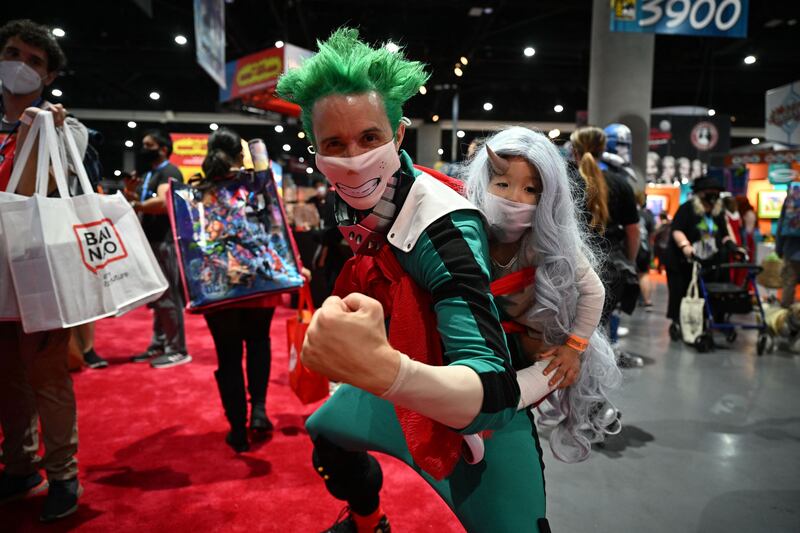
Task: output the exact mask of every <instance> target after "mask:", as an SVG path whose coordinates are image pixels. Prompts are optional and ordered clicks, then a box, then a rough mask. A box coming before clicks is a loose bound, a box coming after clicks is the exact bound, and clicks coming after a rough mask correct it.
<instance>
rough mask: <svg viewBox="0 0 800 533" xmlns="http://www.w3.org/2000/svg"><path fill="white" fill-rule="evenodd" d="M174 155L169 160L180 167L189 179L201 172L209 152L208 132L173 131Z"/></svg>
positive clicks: (184, 175) (186, 178)
mask: <svg viewBox="0 0 800 533" xmlns="http://www.w3.org/2000/svg"><path fill="white" fill-rule="evenodd" d="M170 137H172V155H171V156H169V162H170V163H172V164H173V165H175V166H176V167H178V168H179V169H180V171H181V174H183V180H184V181H187V180H188V179H189V178H191V177H192V176H194V175H195V174H199V173H200V171H201V167H202V165H203V159H205V157H206V153H208V134H207V133H172V134H170Z"/></svg>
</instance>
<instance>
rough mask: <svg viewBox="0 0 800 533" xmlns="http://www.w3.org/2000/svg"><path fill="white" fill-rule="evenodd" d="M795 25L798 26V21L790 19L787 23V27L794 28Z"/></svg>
mask: <svg viewBox="0 0 800 533" xmlns="http://www.w3.org/2000/svg"><path fill="white" fill-rule="evenodd" d="M795 24H797V19H789V20H787V21H786V25H787V26H794V25H795Z"/></svg>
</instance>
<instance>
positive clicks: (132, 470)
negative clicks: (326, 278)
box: [0, 308, 463, 533]
mask: <svg viewBox="0 0 800 533" xmlns="http://www.w3.org/2000/svg"><path fill="white" fill-rule="evenodd" d="M289 316H291V310H289V309H285V308H281V309H279V310H278V312H277V313H276V315H275V320H274V322H273V326H272V353H273V359H272V376H271V380H270V385H269V390H268V392H267V409H268V413H269V416H270V418H271V419H272V421H273V422H274V423H275V426H276V430H275V432H274V435H273V436H272V438H271V439H269V440H268V441H265V442H263V443H256V445H255V446H254V447H253V448H252V449H251V451H250V452H248V453H244V454H241V455H238V456H237V455H235V454H234V453H233V451H231V450H230V448H228V446H227V445H226V444H225V443H224V441H223V439H224V437H225V433H226V431H227V422H226V421H225V418H224V415H223V412H222V407H221V405H220V401H219V395H218V393H217V390H216V384H215V383H214V378H213V375H212V372H213V370H214V369H215V368H216V357H215V354H214V349H213V344H212V341H211V336H210V334H209V333H208V330H207V329H206V325H205V321H204V320H203V319H202V317H200V316H190V315H187V322H186V333H187V337H188V344H189V351H190V353H191V355H192V357H193V358H194V361H193V362H192V363H190V364H188V365H183V366H179V367H175V368H170V369H164V370H154V369H152V368H150V366H149V365H146V364H131V363H128V362H127V361H128V356H129V355H131V354H133V353H136V352H138V351H141V350H143V349H144V348H145V347H146V346H147V343H148V341H149V339H150V315H149V312H148V311H147V310H145V309H140V310H137V311H134V312H133V313H130V314H128V315H127V316H125V317H122V318H118V319H107V320H103V321H102V322H99V323H98V325H97V336H96V341H95V343H96V349H97V352H98V353H99V354H101V355H103V356H105V357H107V358H108V359H109V361H110V363H111V365H110V367H109V368H106V369H103V370H88V369H87V370H84V371H82V372H79V373H77V374H73V378H74V380H75V392H76V395H77V398H78V430H79V436H80V450H79V452H78V460H79V462H80V470H81V472H80V479H81V482H82V484H83V486H84V489H85V492H84V495H83V498H82V499H81V505H80V508H79V510H78V512H77V513H76V514H74V515H73V516H71V517H68V518H66V519H63V520H62V521H60V522H57V523H55V524H51V525H41V524H40V523H39V522H38V516H39V512H40V510H41V506H42V503H43V501H44V496H43V495H40V496H37V497H34V498H31V499H28V500H24V501H21V502H14V503H11V504H8V505H6V506H4V507H0V531H3V532H6V531H25V532H28V531H72V530H76V531H87V532H89V531H102V532H107V531H114V532H115V533H120V532H127V531H170V532H171V533H175V532H180V531H189V530H194V531H281V532H295V531H296V532H315V531H321V530H322V529H325V528H326V527H327V526H329V525H330V524H331V523H332V522H333V521H334V519H335V518H336V516H337V514H338V513H339V511H340V509H341V508H342V506H343V504H342V502H339V501H338V500H334V499H333V498H332V497H330V496H329V495H328V493H327V492H326V490H325V488H324V485H323V483H322V480H320V479H319V477H317V475H316V474H315V473H314V471H313V468H312V467H311V442H310V440H309V438H308V435H307V434H306V432H305V429H304V428H303V421H304V419H305V417H306V416H308V415H309V414H310V413H312V412H313V411H314V406H309V407H304V406H302V404H300V402H299V401H297V400H296V399H295V397H294V396H293V395H292V392H291V390H290V389H289V386H288V381H287V372H286V369H287V353H286V325H285V323H286V319H287V318H288V317H289ZM380 460H381V463H382V464H383V466H384V476H385V480H384V489H383V493H382V494H383V506H384V509H385V510H386V511H387V513H388V514H389V517H390V519H391V522H392V527H393V531H396V532H407V531H408V532H418V531H435V532H452V531H463V529H462V528H461V526H460V525H459V524H458V523H457V521H456V519H455V517H454V516H453V514H452V512H451V511H450V510H449V509H448V508H447V506H446V505H445V504H444V503H442V502H441V500H439V498H438V496H436V494H435V493H434V492H433V490H432V489H431V488H430V487H429V486H428V485H427V484H426V483H425V482H424V481H422V480H421V479H420V478H419V477H417V476H416V474H415V473H414V472H412V471H411V470H410V469H408V468H407V467H406V466H405V465H404V464H402V463H400V462H398V461H396V460H394V459H391V458H388V457H386V456H380Z"/></svg>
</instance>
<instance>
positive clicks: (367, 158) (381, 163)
mask: <svg viewBox="0 0 800 533" xmlns="http://www.w3.org/2000/svg"><path fill="white" fill-rule="evenodd" d="M315 157H316V163H317V168H318V169H319V171H320V172H322V173H323V174H324V175H325V177H326V178H328V181H329V182H331V183H332V184H333V185H334V187H336V192H337V194H338V195H339V196H340V197H341V199H342V200H344V201H345V203H347V205H349V206H350V207H352V208H354V209H359V210H365V209H372V208H373V207H375V205H376V204H377V203H378V201H379V200H380V199H381V196H382V195H383V192H384V191H385V190H386V185H387V184H388V182H389V178H390V177H391V176H392V175H393V174H394V173H395V172H397V170H398V169H399V168H400V156H399V155H398V154H397V148H396V147H395V144H394V141H389V142H388V143H386V144H384V145H382V146H379V147H377V148H374V149H372V150H370V151H369V152H365V153H363V154H361V155H357V156H355V157H331V156H325V155H320V154H319V153H318V154H316V156H315Z"/></svg>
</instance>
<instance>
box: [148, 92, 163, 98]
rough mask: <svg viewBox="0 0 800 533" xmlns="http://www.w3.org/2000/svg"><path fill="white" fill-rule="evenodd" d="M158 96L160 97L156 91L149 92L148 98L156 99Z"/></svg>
mask: <svg viewBox="0 0 800 533" xmlns="http://www.w3.org/2000/svg"><path fill="white" fill-rule="evenodd" d="M159 98H161V95H160V94H158V93H157V92H156V91H153V92H151V93H150V100H158V99H159Z"/></svg>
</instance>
